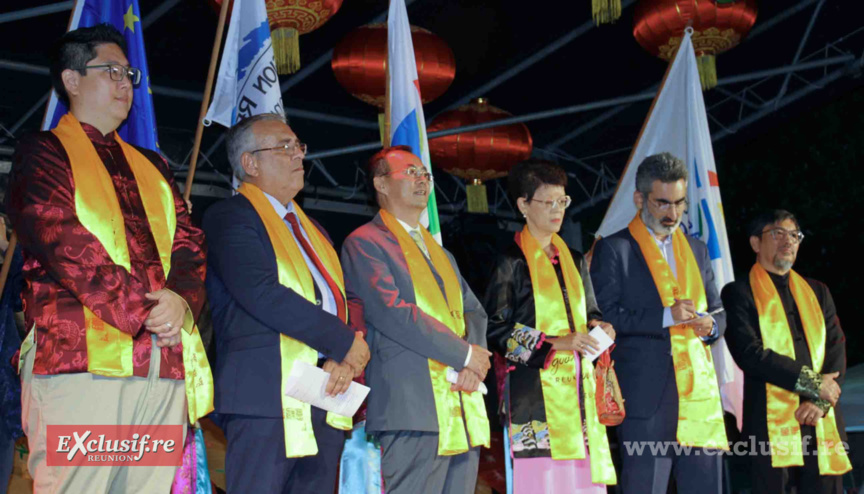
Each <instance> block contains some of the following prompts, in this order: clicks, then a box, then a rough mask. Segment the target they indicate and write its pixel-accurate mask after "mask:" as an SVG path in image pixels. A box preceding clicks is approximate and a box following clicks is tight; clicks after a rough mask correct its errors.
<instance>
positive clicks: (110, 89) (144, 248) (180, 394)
mask: <svg viewBox="0 0 864 494" xmlns="http://www.w3.org/2000/svg"><path fill="white" fill-rule="evenodd" d="M128 65H129V61H128V60H127V58H126V43H125V40H124V39H123V36H122V35H121V34H120V33H119V32H117V30H115V29H114V28H113V27H110V26H108V25H104V24H103V25H99V26H95V27H89V28H82V29H77V30H75V31H70V32H68V33H66V34H65V35H63V36H62V37H61V38H60V39H59V40H58V42H57V44H56V45H55V48H54V51H53V53H52V61H51V79H52V83H53V86H54V90H55V91H56V92H57V94H58V96H59V97H60V98H61V99H62V100H63V101H64V102H65V103H66V104H67V105H68V107H69V113H67V114H66V115H64V116H63V117H62V118H61V120H60V122H59V124H58V125H57V127H56V128H55V129H53V130H52V131H50V132H39V133H36V134H32V135H28V136H25V137H22V138H21V139H20V140H19V142H18V146H17V148H16V151H15V156H14V158H13V166H12V175H11V183H10V194H9V204H8V205H9V215H10V217H11V218H12V222H13V224H14V226H15V229H16V231H17V232H18V236H19V239H20V242H21V245H22V247H23V251H24V277H25V279H26V280H27V283H26V287H25V289H24V292H23V299H24V307H25V318H26V325H27V329H29V330H30V333H29V335H28V338H27V339H26V340H25V342H24V345H23V347H22V352H21V365H20V368H21V376H22V388H23V393H22V411H23V423H24V424H23V425H24V430H25V433H26V435H27V438H28V441H29V447H30V459H29V465H28V467H29V469H30V472H31V474H32V475H33V478H34V490H35V491H36V492H126V491H129V490H136V491H142V492H166V491H167V490H168V489H169V488H170V486H171V482H172V480H173V478H174V473H175V471H176V467H170V466H162V467H143V466H89V467H87V468H76V467H71V466H62V465H61V466H49V465H48V464H47V461H46V454H47V453H48V451H46V448H47V445H46V441H47V444H51V442H52V441H54V444H56V441H57V438H56V436H55V437H48V436H47V434H48V432H47V430H48V429H47V427H48V426H56V425H78V426H82V427H84V428H82V429H81V430H79V431H78V433H79V434H84V433H85V432H86V427H89V426H88V424H90V425H93V424H117V425H127V426H129V425H148V426H149V425H176V426H178V428H179V426H182V430H183V431H184V434H185V430H186V427H185V424H186V423H187V420H188V419H187V396H188V397H190V398H192V400H190V401H189V403H193V404H195V403H200V404H202V407H203V408H204V409H199V410H198V412H200V413H202V414H204V413H207V412H208V411H209V408H212V405H211V403H212V393H213V390H212V384H211V381H210V375H209V373H210V370H209V368H207V367H206V357H205V356H204V354H203V347H200V350H201V353H200V354H199V353H198V352H197V351H196V348H198V346H200V345H201V342H200V337H199V336H198V333H197V330H195V329H194V320H195V318H196V317H197V315H198V313H199V312H200V310H201V305H202V304H203V301H204V271H205V251H204V235H203V233H202V232H201V230H200V229H198V228H196V227H194V226H193V225H192V223H191V221H190V217H189V214H188V212H187V210H186V205H185V204H184V201H183V199H182V197H181V195H180V193H179V191H178V189H177V187H176V186H175V185H174V178H173V176H172V174H171V172H170V171H169V168H168V164H167V163H166V162H165V160H164V159H163V158H162V157H161V156H160V155H159V154H158V153H156V152H153V151H150V150H147V149H142V148H138V147H135V146H132V145H129V144H127V143H125V142H124V141H123V140H122V139H121V138H120V137H119V136H118V134H117V132H116V130H117V128H118V127H119V126H120V125H121V124H122V123H123V121H124V120H125V119H126V117H127V115H128V112H129V109H130V107H131V105H132V86H133V85H134V83H135V82H136V81H137V79H138V78H140V73H139V72H138V71H137V69H134V68H130V67H128ZM181 332H182V334H181ZM187 343H189V344H188V345H187ZM196 344H197V345H198V346H196ZM193 354H194V355H193ZM184 356H186V357H192V358H198V359H199V361H201V362H203V363H204V364H203V367H202V368H197V367H196V369H195V371H194V372H198V373H199V374H197V376H198V378H200V379H201V381H200V383H199V380H198V379H195V378H194V377H193V376H196V374H195V373H194V372H193V371H192V370H189V371H188V372H187V369H186V368H185V366H184V361H185V360H184ZM204 368H206V372H205V370H204ZM205 374H206V376H205ZM187 376H190V377H191V380H190V385H189V386H188V387H187V386H186V383H185V381H186V377H187ZM205 378H206V379H205ZM187 393H188V395H187ZM196 393H197V394H196ZM198 398H200V399H201V400H200V401H199V400H198ZM208 407H209V408H208ZM194 411H195V408H193V409H192V413H194ZM196 418H197V416H196Z"/></svg>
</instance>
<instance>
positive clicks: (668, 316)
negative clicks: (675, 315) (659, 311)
mask: <svg viewBox="0 0 864 494" xmlns="http://www.w3.org/2000/svg"><path fill="white" fill-rule="evenodd" d="M674 325H675V320H674V319H672V307H666V308H664V309H663V327H664V328H671V327H672V326H674Z"/></svg>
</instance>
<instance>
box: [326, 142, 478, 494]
mask: <svg viewBox="0 0 864 494" xmlns="http://www.w3.org/2000/svg"><path fill="white" fill-rule="evenodd" d="M368 177H369V179H370V181H371V182H372V186H373V190H374V193H375V194H376V197H377V201H378V204H379V205H380V206H381V211H379V213H378V215H376V216H375V218H374V219H373V220H372V221H371V222H369V223H367V224H365V225H363V226H361V227H360V228H358V229H357V230H355V231H354V232H353V233H352V234H351V235H349V236H348V238H347V239H346V240H345V243H344V245H343V247H342V266H343V267H344V268H345V284H346V287H347V292H348V297H349V298H350V299H351V300H352V301H356V302H358V303H360V304H362V305H363V314H364V319H365V323H366V328H367V331H368V336H367V338H368V341H369V346H370V348H371V350H372V359H371V360H370V362H369V369H368V371H367V372H366V382H367V384H368V385H369V386H370V387H371V388H372V391H370V394H369V405H368V409H367V419H366V420H367V422H366V430H367V431H369V432H372V433H376V434H377V435H378V438H379V439H380V441H381V448H382V455H381V473H382V475H383V477H384V485H385V488H386V489H387V492H388V493H391V494H403V493H404V494H417V493H435V494H441V493H447V494H472V493H473V492H474V487H475V484H476V481H477V469H478V466H479V457H480V448H479V446H480V445H481V444H483V445H485V446H487V447H488V446H489V442H488V441H489V422H488V419H487V417H486V409H485V406H484V404H483V398H482V396H480V393H477V392H476V391H477V389H478V385H479V384H480V383H482V381H483V379H484V378H485V376H486V372H487V371H488V370H489V366H490V364H489V357H490V356H491V354H490V353H489V352H488V351H487V350H486V312H485V311H484V310H483V307H482V306H481V305H480V302H479V301H478V300H477V297H475V296H474V293H473V292H472V291H471V288H469V287H468V284H467V283H465V280H464V279H462V276H461V275H460V274H459V268H458V267H457V266H456V261H455V260H454V259H453V256H452V255H450V253H449V252H447V251H445V250H444V249H442V248H441V247H440V246H438V244H437V243H436V242H435V240H434V239H433V238H432V236H430V235H429V232H427V231H426V230H425V228H423V226H422V225H420V215H421V214H422V212H423V210H424V209H426V204H427V201H428V199H429V193H430V191H431V190H432V183H431V180H430V178H431V177H430V175H429V173H428V172H427V170H426V168H425V167H424V165H423V163H422V162H421V161H420V159H419V158H418V157H417V156H415V155H413V154H412V153H411V148H408V147H406V146H396V147H393V148H386V149H384V150H382V151H381V152H379V153H378V154H376V155H375V156H373V157H372V159H371V160H370V166H369V173H368ZM448 367H449V368H451V369H450V370H451V371H456V372H458V379H457V380H456V382H455V383H454V384H452V385H451V384H450V383H448V382H447V381H446V370H447V368H448Z"/></svg>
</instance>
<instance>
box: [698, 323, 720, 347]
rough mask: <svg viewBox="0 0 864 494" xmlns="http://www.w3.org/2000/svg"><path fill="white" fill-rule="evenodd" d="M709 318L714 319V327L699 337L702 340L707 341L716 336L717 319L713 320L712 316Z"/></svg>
mask: <svg viewBox="0 0 864 494" xmlns="http://www.w3.org/2000/svg"><path fill="white" fill-rule="evenodd" d="M711 320H712V321H714V327H712V328H711V332H710V333H708V336H700V337H699V339H700V340H702V341H704V342H709V341H712V340H714V339H715V338H717V321H715V320H714V318H713V317H712V318H711Z"/></svg>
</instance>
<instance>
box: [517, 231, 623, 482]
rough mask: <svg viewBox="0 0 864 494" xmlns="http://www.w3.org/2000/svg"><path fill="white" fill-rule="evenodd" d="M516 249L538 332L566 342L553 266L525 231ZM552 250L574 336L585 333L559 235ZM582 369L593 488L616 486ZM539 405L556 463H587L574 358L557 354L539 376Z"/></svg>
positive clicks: (576, 278) (590, 373)
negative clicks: (555, 252) (555, 253)
mask: <svg viewBox="0 0 864 494" xmlns="http://www.w3.org/2000/svg"><path fill="white" fill-rule="evenodd" d="M519 244H520V247H521V248H522V253H523V254H524V255H525V260H526V262H527V264H528V272H529V273H530V274H531V287H532V291H533V293H534V306H535V309H536V310H535V311H534V312H535V313H536V318H537V322H536V324H537V329H538V330H540V331H541V332H542V333H543V334H545V335H547V336H553V337H557V336H566V335H567V334H569V333H570V321H569V320H568V318H567V306H566V305H565V304H564V296H563V294H562V292H561V285H560V283H559V282H558V275H557V274H556V273H555V268H554V267H553V266H552V261H550V260H549V257H548V256H547V255H546V253H545V252H543V249H542V248H541V247H540V244H539V243H537V240H536V239H535V238H534V237H533V236H532V235H531V233H530V232H529V231H528V228H527V227H525V228H523V229H522V232H521V233H520V234H519ZM552 245H554V246H555V247H556V248H557V249H558V259H559V261H560V262H561V270H562V271H563V273H564V284H565V285H566V287H567V295H568V298H569V302H570V309H571V311H572V315H573V324H574V325H575V328H574V329H575V330H576V331H578V332H580V333H587V332H588V326H587V324H588V320H587V316H586V313H585V288H584V286H583V285H582V276H581V275H580V274H579V270H578V269H576V263H575V262H574V261H573V256H572V255H571V254H570V249H569V248H568V247H567V244H565V243H564V241H563V240H562V239H561V237H559V236H558V235H552ZM580 360H581V366H582V389H583V390H584V394H585V414H586V415H587V417H586V420H585V422H586V424H587V426H588V447H589V448H590V449H591V481H592V482H594V483H595V484H606V485H614V484H615V483H616V482H617V477H616V475H615V467H614V466H613V464H612V456H611V453H610V452H609V440H608V439H607V437H606V426H604V425H602V424H601V423H600V422H599V420H598V419H597V410H596V407H597V405H596V403H595V401H594V391H595V386H596V384H595V382H594V365H593V364H592V363H591V362H590V361H589V360H588V359H580ZM540 383H541V386H542V388H543V402H544V404H545V407H546V423H547V424H548V426H549V445H550V446H551V448H552V458H553V459H555V460H572V459H577V460H582V459H585V439H584V437H583V436H582V417H581V416H580V411H579V395H578V393H579V387H578V383H577V382H576V353H575V352H558V353H556V354H555V357H554V362H553V365H551V366H550V367H549V368H548V369H543V370H541V371H540Z"/></svg>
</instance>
